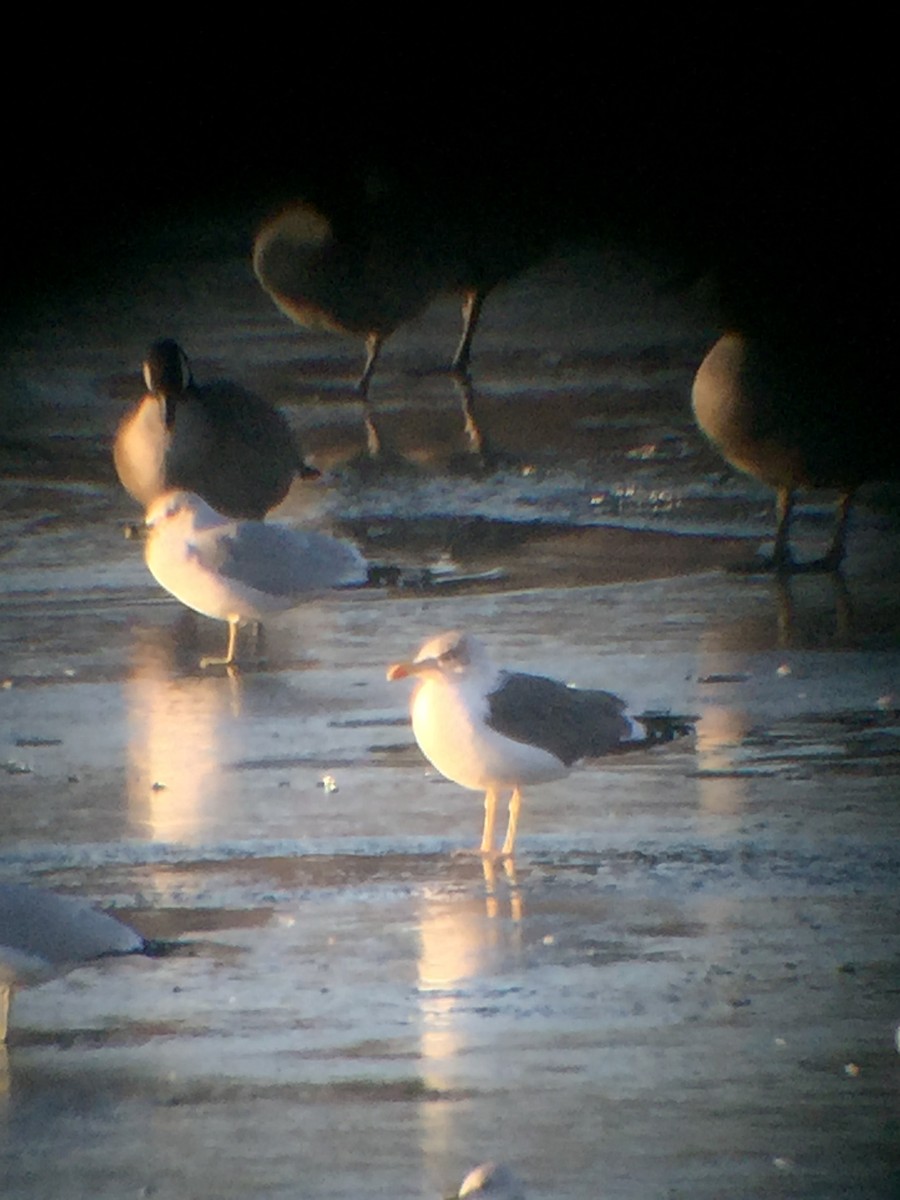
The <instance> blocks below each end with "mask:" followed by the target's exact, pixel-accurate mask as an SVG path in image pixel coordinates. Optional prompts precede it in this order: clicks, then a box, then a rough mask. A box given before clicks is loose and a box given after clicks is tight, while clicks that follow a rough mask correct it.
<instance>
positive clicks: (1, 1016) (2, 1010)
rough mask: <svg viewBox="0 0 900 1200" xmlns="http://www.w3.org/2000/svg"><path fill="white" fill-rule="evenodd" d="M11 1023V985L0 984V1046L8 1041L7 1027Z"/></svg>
mask: <svg viewBox="0 0 900 1200" xmlns="http://www.w3.org/2000/svg"><path fill="white" fill-rule="evenodd" d="M8 1024H9V987H8V985H7V984H0V1046H2V1045H3V1043H4V1042H5V1041H6V1028H7V1026H8Z"/></svg>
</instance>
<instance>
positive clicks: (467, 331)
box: [450, 288, 484, 377]
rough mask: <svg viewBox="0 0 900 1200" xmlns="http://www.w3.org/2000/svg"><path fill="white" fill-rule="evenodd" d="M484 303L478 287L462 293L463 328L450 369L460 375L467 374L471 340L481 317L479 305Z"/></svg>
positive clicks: (470, 356)
mask: <svg viewBox="0 0 900 1200" xmlns="http://www.w3.org/2000/svg"><path fill="white" fill-rule="evenodd" d="M482 304H484V293H483V292H482V291H481V290H480V289H479V288H469V289H468V290H467V291H466V292H465V293H464V294H463V304H462V318H463V329H462V337H461V338H460V339H459V345H458V346H457V347H456V353H455V354H454V355H453V362H452V363H451V365H450V370H451V371H452V372H453V373H454V375H458V376H460V377H462V376H465V375H468V373H469V363H470V361H471V359H472V341H473V339H474V337H475V330H476V329H477V328H478V321H479V318H480V317H481V306H482Z"/></svg>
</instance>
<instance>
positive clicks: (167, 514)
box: [145, 492, 367, 666]
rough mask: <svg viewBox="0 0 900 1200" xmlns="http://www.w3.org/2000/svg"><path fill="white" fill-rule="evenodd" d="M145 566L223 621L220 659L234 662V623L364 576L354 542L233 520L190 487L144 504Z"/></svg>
mask: <svg viewBox="0 0 900 1200" xmlns="http://www.w3.org/2000/svg"><path fill="white" fill-rule="evenodd" d="M145 524H146V526H147V529H148V536H147V541H146V545H145V558H146V561H147V566H148V567H149V568H150V571H151V573H152V574H153V576H154V578H155V579H156V580H157V582H158V583H160V584H162V586H163V587H164V588H165V589H166V591H168V592H171V593H172V595H173V596H174V597H175V598H176V599H177V600H180V601H181V602H182V604H186V605H187V606H188V608H192V609H194V610H195V612H199V613H202V614H203V615H204V616H207V617H214V618H216V619H218V620H220V621H227V622H228V626H229V630H228V649H227V652H226V654H225V657H224V658H205V659H203V660H201V664H200V665H201V666H211V665H214V664H222V665H226V666H230V665H231V664H233V663H234V661H235V653H236V649H237V631H238V626H239V625H241V624H244V623H246V622H258V621H261V620H262V619H263V618H264V617H266V616H270V615H271V614H273V613H280V612H286V611H287V610H288V609H289V608H294V607H295V605H297V604H300V603H301V602H302V601H303V600H307V599H309V598H310V597H311V596H314V595H316V594H318V593H321V592H325V591H328V590H329V589H331V588H340V587H353V586H357V585H359V584H362V583H365V581H366V577H367V570H366V561H365V559H364V558H363V556H362V555H361V554H360V553H359V551H358V550H357V549H356V547H355V546H353V545H351V544H350V543H349V542H342V541H339V540H338V539H337V538H333V537H329V536H328V534H325V533H318V532H316V531H315V530H297V529H288V528H286V527H285V526H282V525H270V524H265V523H264V522H262V521H234V520H231V519H230V518H229V517H226V516H223V515H222V514H221V513H218V512H216V511H215V510H214V509H213V508H211V507H210V506H209V505H208V504H207V503H206V501H205V500H202V499H201V498H200V497H199V496H196V495H194V493H193V492H168V493H166V495H164V496H160V497H159V499H157V500H155V501H154V502H153V504H151V505H150V507H149V509H148V510H147V515H146V517H145Z"/></svg>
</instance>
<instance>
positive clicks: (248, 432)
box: [113, 338, 319, 518]
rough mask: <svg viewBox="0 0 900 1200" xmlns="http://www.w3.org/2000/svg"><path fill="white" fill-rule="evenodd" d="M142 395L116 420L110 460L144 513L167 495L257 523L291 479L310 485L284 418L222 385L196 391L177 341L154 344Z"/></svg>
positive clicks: (313, 474)
mask: <svg viewBox="0 0 900 1200" xmlns="http://www.w3.org/2000/svg"><path fill="white" fill-rule="evenodd" d="M143 373H144V382H145V384H146V387H147V394H146V395H145V396H144V398H143V399H142V400H141V401H140V402H139V403H138V404H137V405H135V407H134V408H133V409H132V410H131V411H130V412H128V413H127V414H126V415H125V417H124V418H123V419H122V421H121V423H120V425H119V428H118V430H117V432H116V435H115V440H114V442H113V461H114V463H115V467H116V472H117V474H118V476H119V479H120V481H121V483H122V485H123V487H124V488H125V490H126V491H127V492H128V493H129V494H130V495H132V496H133V497H134V498H135V499H136V500H138V501H139V502H140V503H141V504H142V505H143V506H144V508H146V507H147V506H148V505H149V504H151V503H152V501H153V500H155V499H156V497H157V496H160V495H162V494H163V493H164V492H167V491H170V490H171V489H173V488H184V489H187V490H190V491H193V492H196V493H197V494H198V495H200V496H202V497H203V498H204V499H205V500H206V501H207V502H208V503H209V504H212V505H213V507H214V508H216V509H218V510H219V511H220V512H223V513H225V514H227V515H228V516H232V517H250V518H261V517H264V516H265V515H266V513H267V512H268V511H269V509H271V508H274V507H275V505H276V504H279V503H280V502H281V501H282V500H283V499H284V497H285V496H286V495H287V493H288V490H289V489H290V486H291V484H292V482H293V481H294V478H295V477H297V476H299V477H300V478H304V479H309V478H315V477H317V476H318V475H319V472H318V471H317V470H316V469H315V468H314V467H310V466H309V465H307V464H306V463H305V462H304V461H303V459H302V457H301V455H300V452H299V450H298V449H297V444H296V441H295V439H294V434H293V431H292V430H291V427H290V425H289V424H288V422H287V420H286V419H285V417H284V416H283V415H282V414H281V413H280V412H278V410H277V409H275V408H273V407H272V406H271V405H270V404H267V403H266V401H265V400H261V399H260V398H259V396H255V395H253V393H252V392H248V391H246V390H245V389H244V388H242V387H239V386H238V385H237V384H235V383H230V382H228V381H227V380H215V381H213V382H211V383H206V384H197V383H195V382H194V379H193V376H192V374H191V368H190V364H189V362H188V359H187V356H186V355H185V353H184V351H183V350H182V349H181V347H180V346H179V345H178V343H177V342H174V341H172V339H171V338H165V339H163V340H161V341H158V342H154V344H153V345H152V346H151V348H150V352H149V354H148V355H147V358H146V360H145V362H144V366H143Z"/></svg>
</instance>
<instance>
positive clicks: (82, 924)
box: [0, 883, 159, 1043]
mask: <svg viewBox="0 0 900 1200" xmlns="http://www.w3.org/2000/svg"><path fill="white" fill-rule="evenodd" d="M158 952H159V951H158V947H157V944H156V943H153V942H148V941H146V940H145V939H144V938H142V937H141V935H140V934H139V933H135V931H134V930H133V929H131V928H129V926H127V925H125V924H124V923H123V922H122V921H119V920H117V919H116V918H115V917H111V916H108V915H107V914H106V913H104V912H100V911H99V910H98V909H96V908H93V907H92V906H91V905H90V904H89V903H88V902H87V901H85V900H80V899H76V898H74V897H71V896H59V895H57V894H56V893H55V892H50V891H47V890H46V889H44V888H38V887H29V886H25V885H23V884H10V883H7V884H0V1043H3V1042H5V1041H6V1032H7V1025H8V1019H9V1005H10V993H11V992H12V990H13V989H14V988H17V987H28V986H32V985H35V984H40V983H45V982H46V981H47V980H48V979H53V978H55V977H56V976H57V975H64V974H65V973H66V972H67V971H71V970H74V969H75V968H76V967H79V966H83V965H84V964H85V963H88V962H93V961H95V960H96V959H100V958H109V957H112V956H116V955H125V954H149V955H152V954H156V953H158Z"/></svg>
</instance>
